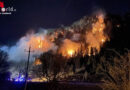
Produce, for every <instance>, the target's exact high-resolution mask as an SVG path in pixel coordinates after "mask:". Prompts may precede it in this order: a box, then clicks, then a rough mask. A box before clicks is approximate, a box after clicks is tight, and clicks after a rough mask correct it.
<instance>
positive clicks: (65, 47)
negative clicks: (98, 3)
mask: <svg viewBox="0 0 130 90" xmlns="http://www.w3.org/2000/svg"><path fill="white" fill-rule="evenodd" d="M79 49H80V44H79V43H76V42H73V41H71V40H69V39H65V40H64V42H63V44H62V45H61V48H60V50H59V53H61V54H62V55H63V56H66V57H72V56H74V55H75V54H76V53H78V51H79Z"/></svg>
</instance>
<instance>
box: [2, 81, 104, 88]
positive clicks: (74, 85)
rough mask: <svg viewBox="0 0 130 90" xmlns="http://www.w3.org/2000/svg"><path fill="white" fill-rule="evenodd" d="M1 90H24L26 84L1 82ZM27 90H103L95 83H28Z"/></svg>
mask: <svg viewBox="0 0 130 90" xmlns="http://www.w3.org/2000/svg"><path fill="white" fill-rule="evenodd" d="M0 83H1V84H0V90H24V83H19V82H0ZM27 90H102V89H101V88H100V87H98V86H97V85H96V84H95V83H83V82H59V83H28V84H27Z"/></svg>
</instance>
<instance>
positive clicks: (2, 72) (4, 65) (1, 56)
mask: <svg viewBox="0 0 130 90" xmlns="http://www.w3.org/2000/svg"><path fill="white" fill-rule="evenodd" d="M7 60H8V54H7V53H6V52H4V51H2V50H0V80H5V78H6V77H7V75H8V69H9V63H8V61H7Z"/></svg>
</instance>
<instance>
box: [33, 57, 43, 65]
mask: <svg viewBox="0 0 130 90" xmlns="http://www.w3.org/2000/svg"><path fill="white" fill-rule="evenodd" d="M41 64H42V62H41V61H40V59H38V58H37V59H35V62H34V65H41Z"/></svg>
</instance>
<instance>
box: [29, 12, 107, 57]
mask: <svg viewBox="0 0 130 90" xmlns="http://www.w3.org/2000/svg"><path fill="white" fill-rule="evenodd" d="M104 17H105V16H104V15H103V14H102V13H100V14H99V15H97V16H96V18H92V20H89V22H90V23H89V24H90V25H89V26H82V27H87V29H82V27H81V28H79V30H78V31H76V29H77V28H70V27H69V28H62V29H60V30H56V31H54V32H52V33H51V34H47V35H42V34H40V35H32V36H31V38H30V40H29V42H28V44H30V45H32V47H33V48H32V49H33V50H37V51H41V52H47V51H49V50H50V48H51V50H52V51H54V52H55V53H59V54H61V55H62V56H64V57H74V56H76V55H77V54H78V53H80V52H82V54H83V56H84V55H89V56H90V55H91V54H93V55H95V54H97V53H99V52H100V48H101V47H102V45H103V44H104V43H105V42H106V41H107V40H108V39H109V38H108V36H107V34H106V33H105V32H104V30H105V27H106V25H105V23H104ZM93 20H94V21H93ZM82 32H84V33H82ZM53 46H54V47H55V48H56V49H54V50H53V49H52V47H53ZM54 47H53V48H54Z"/></svg>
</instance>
